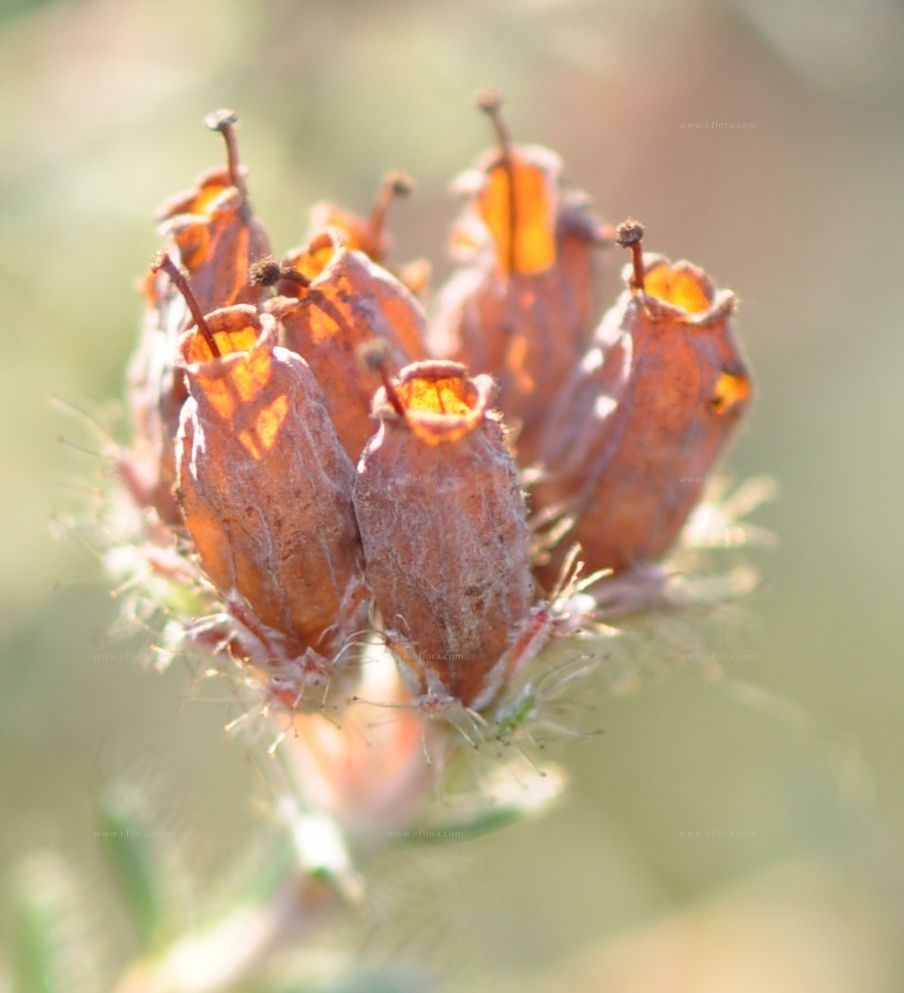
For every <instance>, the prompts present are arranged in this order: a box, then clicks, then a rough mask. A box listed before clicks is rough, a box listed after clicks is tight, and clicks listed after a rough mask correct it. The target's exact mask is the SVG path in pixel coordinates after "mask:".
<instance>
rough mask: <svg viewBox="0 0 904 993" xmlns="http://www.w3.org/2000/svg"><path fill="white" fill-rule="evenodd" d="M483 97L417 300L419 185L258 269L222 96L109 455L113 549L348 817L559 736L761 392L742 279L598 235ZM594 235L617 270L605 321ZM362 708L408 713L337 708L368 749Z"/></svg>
mask: <svg viewBox="0 0 904 993" xmlns="http://www.w3.org/2000/svg"><path fill="white" fill-rule="evenodd" d="M480 106H481V109H482V110H483V111H484V112H485V113H486V114H487V115H488V116H489V118H490V120H491V123H492V125H493V129H494V134H495V137H496V140H497V144H496V147H495V148H494V149H493V150H491V151H490V152H488V153H487V154H486V155H484V156H483V157H482V158H481V159H479V161H478V163H477V166H476V167H475V168H474V169H472V170H470V171H469V172H467V173H466V174H464V176H463V177H462V178H461V179H460V180H459V182H458V184H457V186H458V189H459V192H461V193H463V194H464V195H465V197H466V205H465V208H464V212H463V214H462V217H461V218H460V220H459V221H458V222H457V223H456V225H455V228H454V233H453V248H454V254H455V257H456V259H458V260H459V263H460V268H459V269H458V270H457V271H456V272H454V273H453V275H452V276H451V278H450V279H449V281H448V283H447V284H446V286H445V287H444V288H442V289H441V290H440V292H439V293H438V294H437V296H436V298H435V302H434V305H433V306H432V307H431V308H429V309H425V307H424V304H423V303H422V300H421V297H422V295H423V290H424V276H425V273H426V272H427V268H426V267H425V266H423V265H418V266H417V267H416V270H415V269H412V268H411V267H410V266H406V267H403V268H402V269H400V270H398V271H394V270H393V269H392V268H391V267H390V266H389V263H388V261H387V258H388V253H389V248H390V239H389V235H388V231H387V229H386V220H387V209H388V206H389V203H390V201H391V200H392V199H393V197H395V196H398V195H401V194H403V193H407V192H409V190H410V181H408V180H407V178H403V177H401V176H400V175H397V174H393V175H392V176H390V177H389V178H388V179H387V180H386V182H385V183H384V185H383V187H382V188H381V190H380V193H379V194H378V197H377V202H376V204H375V206H374V208H373V210H372V211H371V213H370V215H369V216H368V217H361V216H358V215H357V214H354V213H352V212H351V211H348V210H346V209H345V208H344V207H341V206H338V205H336V204H333V203H326V202H325V203H322V204H320V205H318V206H317V207H316V208H315V209H314V211H313V212H312V215H311V219H312V229H311V231H310V232H309V235H308V237H307V240H306V241H305V242H304V243H303V244H302V245H301V246H300V247H298V248H296V249H294V250H290V251H288V252H286V253H285V254H283V255H282V256H281V257H279V258H277V257H274V256H273V255H271V253H270V252H271V250H270V245H269V241H268V238H267V235H266V233H265V231H264V228H263V226H262V225H261V223H260V221H258V220H257V218H256V217H254V215H253V213H252V210H251V205H250V199H249V195H248V190H247V185H246V171H245V169H244V167H243V166H242V165H241V164H240V162H239V158H238V149H237V143H236V133H235V129H236V117H235V115H234V114H232V113H231V112H227V111H221V112H218V113H217V114H215V115H211V117H210V118H209V119H208V123H209V125H210V126H211V127H213V128H214V129H215V130H217V131H219V132H220V133H221V134H222V135H223V136H224V138H225V143H226V150H227V160H228V162H227V166H226V167H225V168H218V169H214V170H211V171H209V172H208V173H205V174H204V175H203V176H202V177H201V179H200V180H199V182H198V184H197V186H196V188H195V189H194V190H192V191H190V192H189V193H186V194H180V195H179V196H178V197H175V198H173V199H172V200H170V201H168V202H167V204H166V205H165V206H164V208H163V210H162V212H161V214H160V217H161V220H162V225H161V228H160V232H161V235H162V238H163V251H162V252H161V254H160V255H159V256H158V257H157V259H156V260H155V262H154V264H153V265H152V267H151V270H150V272H149V273H148V275H147V277H146V279H145V282H144V289H145V297H146V304H145V319H144V322H143V325H142V328H141V333H140V340H139V344H138V347H137V349H136V353H135V358H134V360H133V363H132V366H131V371H130V378H129V396H130V402H131V406H132V411H133V418H132V423H133V438H132V440H131V442H130V444H129V445H128V446H127V447H123V448H121V449H119V450H118V451H117V453H116V458H117V462H118V465H119V468H120V475H121V478H122V479H123V480H124V481H125V483H126V484H127V486H126V489H127V492H128V495H129V500H130V501H131V504H132V509H133V512H134V519H135V522H136V526H135V531H134V533H133V535H132V536H131V544H132V547H133V549H135V551H136V555H139V556H140V558H141V561H142V563H143V566H144V569H145V577H146V579H147V581H148V583H149V584H154V583H156V584H158V586H157V587H156V588H159V583H161V582H165V583H167V584H169V586H170V587H173V586H175V587H177V588H178V589H179V590H180V591H181V594H180V595H179V596H178V597H176V598H175V599H174V600H173V598H171V602H176V603H177V604H178V606H177V608H176V610H175V611H174V614H175V616H174V617H173V618H171V620H172V622H173V623H171V624H170V626H169V627H168V632H169V637H170V638H171V640H172V641H174V642H178V645H179V647H180V648H181V649H182V650H185V649H186V648H188V649H190V650H192V651H194V652H200V653H203V654H204V655H205V657H206V658H207V660H208V662H207V664H209V663H210V661H211V660H213V662H214V663H215V665H214V668H216V667H221V668H225V669H227V670H230V671H233V672H235V671H237V672H238V673H239V675H240V678H241V680H242V681H243V682H244V683H245V684H246V685H247V686H248V687H249V688H250V692H251V693H252V694H253V695H256V697H257V701H258V707H257V709H258V710H262V711H264V712H265V713H266V714H267V715H269V716H270V717H271V718H274V719H279V720H281V729H282V733H281V734H280V735H279V737H278V739H277V741H278V742H282V743H283V751H284V752H285V753H287V754H288V755H289V756H290V757H293V756H294V758H292V761H294V762H297V765H298V768H302V769H307V770H308V773H307V774H309V775H310V776H312V777H314V776H315V773H314V772H313V771H312V770H315V769H316V770H319V772H318V773H317V776H319V780H318V781H320V780H323V781H324V783H326V784H327V785H329V783H330V782H332V786H331V787H330V788H327V785H323V783H322V784H321V786H322V788H318V789H320V792H321V793H323V795H325V796H327V795H328V797H329V805H330V807H331V809H333V810H334V811H338V812H340V813H341V812H343V811H344V812H346V813H347V812H348V811H350V810H354V811H355V816H356V817H357V818H358V826H359V827H360V824H361V823H362V819H363V821H366V819H367V810H365V809H364V808H367V807H368V804H369V803H370V802H371V800H369V799H368V798H371V799H372V801H373V802H372V804H371V806H372V808H373V809H372V810H371V814H372V815H373V816H374V817H375V818H376V817H378V816H379V817H381V818H384V819H385V815H386V811H385V804H384V805H383V806H380V803H381V801H380V791H379V790H376V789H368V790H366V791H364V792H362V791H361V789H360V785H354V784H356V783H357V784H360V782H361V781H362V779H367V777H368V776H376V777H377V778H379V777H384V778H385V779H386V788H387V790H389V793H390V795H392V796H396V797H397V798H398V802H399V803H400V804H401V805H402V808H404V809H405V810H409V809H414V807H416V804H412V802H411V801H412V797H413V796H415V795H416V796H418V797H420V796H422V795H426V792H427V791H429V789H430V787H431V784H432V783H434V782H435V779H436V776H438V775H439V774H440V772H441V771H442V769H443V768H444V767H445V766H446V765H447V764H448V762H447V760H448V759H450V758H451V757H454V756H455V755H456V754H457V753H458V752H459V751H460V750H461V748H462V747H463V746H465V747H467V748H480V747H481V746H482V745H484V744H490V743H495V742H510V741H513V740H518V741H528V740H531V737H532V735H533V734H534V733H536V732H537V731H538V730H542V729H546V730H551V729H556V730H560V731H561V730H564V731H565V732H566V733H567V731H568V728H567V727H565V726H563V725H562V723H561V722H560V721H558V720H555V719H554V717H553V713H552V709H550V707H549V706H548V705H549V704H550V702H551V701H553V700H554V698H555V697H556V695H557V694H558V693H559V691H560V690H561V689H562V688H563V687H564V686H566V685H567V684H570V683H572V682H574V681H576V679H577V677H578V676H584V675H585V674H586V673H587V672H588V671H589V670H590V669H592V668H594V667H595V666H596V667H598V666H599V664H600V663H601V660H602V659H604V658H605V656H606V646H607V644H608V642H609V641H610V640H611V639H613V638H617V636H618V631H617V628H614V627H612V626H611V625H612V623H613V621H614V619H617V618H618V616H619V615H620V614H627V613H633V614H636V613H638V612H643V611H649V610H653V609H661V608H663V607H669V606H674V605H675V604H676V603H678V602H679V601H682V600H684V601H685V602H686V600H687V598H688V596H689V594H688V592H687V587H686V586H684V587H682V586H680V580H681V577H680V575H679V576H678V581H679V582H678V585H677V586H676V582H675V580H676V576H675V572H674V570H673V569H671V568H670V567H667V566H666V565H665V564H664V563H665V562H666V559H667V558H668V557H669V556H670V555H674V554H678V555H679V556H680V555H685V557H686V556H687V554H688V550H689V548H690V544H694V543H695V544H696V547H697V550H698V551H699V550H700V549H701V548H703V547H704V546H706V545H707V543H709V544H719V543H720V540H721V539H720V538H719V537H718V536H716V537H714V532H713V529H712V528H710V529H709V531H707V529H706V528H702V529H701V527H700V526H699V524H698V525H697V526H696V527H695V528H694V527H692V525H691V524H689V522H690V521H691V519H692V517H694V515H695V511H696V510H698V509H699V507H700V506H701V501H702V500H703V499H704V491H705V488H706V486H707V484H708V482H709V481H711V480H712V478H713V473H714V471H715V469H716V467H717V465H718V460H719V459H720V458H721V457H722V455H723V453H724V451H725V449H726V447H727V446H728V444H729V443H730V441H731V439H732V438H733V437H734V434H735V432H736V428H737V426H738V424H739V423H740V422H741V420H742V419H743V416H744V413H745V412H746V410H747V408H748V405H749V399H750V395H751V380H750V376H749V373H748V371H747V367H746V363H745V361H744V359H743V356H742V355H741V352H740V350H739V346H738V344H737V340H736V338H735V335H734V329H733V317H734V311H735V309H736V300H735V297H734V295H733V294H731V293H730V292H728V291H716V290H715V288H714V287H713V284H712V283H711V281H710V280H709V278H708V277H707V276H706V275H705V274H704V273H703V271H702V270H700V269H699V268H697V267H696V266H693V265H691V264H690V263H687V262H677V263H674V264H673V263H671V262H669V261H668V260H667V259H665V258H664V257H662V256H657V255H650V254H646V255H645V254H644V253H643V250H642V240H643V228H642V226H641V225H639V224H638V223H637V222H634V221H629V222H626V223H624V224H622V225H620V226H619V227H618V228H617V229H613V228H610V227H607V226H606V225H603V224H601V223H600V222H599V221H598V220H597V219H596V218H595V217H594V216H593V214H592V213H591V212H590V211H589V209H588V207H587V201H586V197H584V196H583V195H581V194H578V193H576V192H575V191H571V190H568V189H567V188H565V187H564V186H563V184H562V181H561V176H560V173H561V162H560V160H559V157H558V156H557V155H556V154H555V153H554V152H552V151H550V150H548V149H544V148H541V147H539V146H521V145H517V144H515V143H514V141H513V140H512V138H511V136H510V134H509V131H508V128H507V126H506V124H505V121H504V119H503V117H502V113H501V101H500V99H499V97H498V96H497V95H495V94H488V95H485V96H484V97H483V98H482V99H481V101H480ZM613 245H618V246H620V247H622V248H624V249H627V250H628V251H630V253H631V264H630V265H629V266H628V267H626V270H625V284H626V288H625V290H624V292H623V293H622V294H621V295H620V296H619V298H618V299H617V300H616V301H615V302H614V303H613V305H612V306H611V307H610V308H609V309H608V310H605V311H604V312H602V313H599V312H598V308H597V304H596V299H597V297H598V295H599V286H600V272H599V268H600V266H599V263H600V258H599V256H600V255H601V254H602V251H603V250H609V251H612V249H613ZM711 509H712V508H710V510H711ZM709 519H710V520H713V519H718V515H717V514H716V515H715V518H714V517H713V515H712V513H711V514H710V518H709ZM692 523H693V522H692ZM723 523H724V521H723ZM687 533H693V534H694V536H695V537H694V542H692V543H690V544H689V542H688V541H687V540H686V539H683V538H682V534H687ZM723 543H724V542H723ZM116 561H117V562H121V558H117V559H116ZM148 588H150V586H149V587H148ZM676 590H677V592H676ZM173 632H175V634H174V633H173ZM557 644H560V645H568V646H571V648H573V649H574V650H573V651H572V652H571V656H572V659H574V658H577V659H578V664H576V665H575V664H574V663H573V662H572V663H570V664H569V663H566V665H565V666H564V667H563V666H562V665H561V664H560V663H556V664H552V663H551V662H550V661H549V659H550V658H551V653H552V650H553V648H554V646H555V645H557ZM175 647H176V646H175V644H171V645H170V649H172V650H175ZM588 663H589V664H588ZM376 673H379V675H375V674H376ZM381 707H385V708H394V709H399V708H401V709H402V710H404V711H405V717H404V720H403V721H402V722H401V723H400V724H399V725H398V727H397V731H398V733H396V734H393V735H390V736H389V737H388V738H387V737H386V735H385V733H384V734H382V735H381V736H380V739H379V740H380V741H381V742H382V745H381V746H380V747H379V748H375V749H374V750H373V751H371V752H368V751H367V750H366V749H365V750H364V751H362V750H361V748H360V747H359V745H360V743H359V742H355V743H353V742H352V739H351V738H350V737H346V736H345V735H344V733H343V729H344V722H345V721H346V720H349V721H352V722H353V723H354V716H355V715H356V714H360V713H362V708H365V710H366V711H367V713H368V714H369V715H370V716H369V717H368V718H367V720H366V721H365V722H364V723H365V728H364V730H365V738H366V726H368V722H369V723H370V724H372V723H373V711H374V709H375V708H376V709H377V710H378V709H379V708H381ZM253 710H255V708H254V707H253V706H252V711H253ZM279 715H281V718H280V717H279ZM413 728H416V729H419V733H412V729H413ZM360 730H361V729H360V728H359V731H360ZM327 751H328V752H329V755H327ZM343 756H344V758H343ZM368 756H369V758H368ZM371 760H372V761H373V766H372V768H371V767H370V765H369V762H370V761H371ZM343 761H347V762H348V763H350V765H349V766H348V767H347V768H346V770H345V773H344V774H343V775H339V774H338V773H337V774H336V775H335V776H334V777H333V779H332V781H331V780H330V776H328V775H327V776H324V775H323V770H324V769H333V770H335V769H336V768H337V765H336V763H337V762H338V763H339V765H341V764H342V762H343ZM428 769H431V770H432V771H431V772H430V773H429V774H428V773H427V772H426V771H425V770H428ZM342 782H347V784H348V787H347V788H348V789H349V790H352V791H354V792H355V793H356V797H357V799H356V801H355V802H354V803H352V802H351V798H350V797H345V798H344V799H343V796H342V790H341V789H340V788H339V787H338V786H337V783H342ZM337 789H338V793H337ZM393 791H394V792H393ZM324 802H326V801H324ZM378 807H379V811H378ZM399 809H401V808H399ZM381 823H382V821H381Z"/></svg>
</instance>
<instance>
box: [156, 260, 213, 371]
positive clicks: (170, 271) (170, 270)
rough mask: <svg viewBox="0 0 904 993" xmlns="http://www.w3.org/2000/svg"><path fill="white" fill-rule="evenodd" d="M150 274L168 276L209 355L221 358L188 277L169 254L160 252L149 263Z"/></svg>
mask: <svg viewBox="0 0 904 993" xmlns="http://www.w3.org/2000/svg"><path fill="white" fill-rule="evenodd" d="M151 272H165V273H166V274H167V276H169V278H170V281H171V282H172V284H173V286H175V287H176V289H177V290H178V291H179V293H181V294H182V299H183V300H184V301H185V304H186V306H187V307H188V310H189V313H190V314H191V316H192V320H193V321H194V322H195V326H196V327H197V329H198V333H199V334H200V335H201V337H202V338H203V339H204V341H206V342H207V347H208V348H209V349H210V354H211V355H212V356H213V357H214V358H215V359H219V358H221V357H222V354H223V353H222V352H221V351H220V349H219V347H218V345H217V341H216V338H214V336H213V332H212V331H211V330H210V327H209V325H208V324H207V318H206V317H205V316H204V311H203V310H202V309H201V305H200V304H199V303H198V298H197V297H196V296H195V294H194V291H193V290H192V288H191V283H189V281H188V276H186V274H185V273H184V272H183V271H182V270H181V269H180V268H179V266H177V265H176V263H175V262H174V261H173V259H172V256H171V255H170V254H169V252H167V251H165V250H161V251H159V252H158V253H157V254H156V255H155V256H154V258H153V261H152V262H151Z"/></svg>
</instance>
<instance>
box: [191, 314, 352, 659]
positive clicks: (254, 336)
mask: <svg viewBox="0 0 904 993" xmlns="http://www.w3.org/2000/svg"><path fill="white" fill-rule="evenodd" d="M180 348H181V354H182V359H183V363H184V369H185V373H186V378H187V381H188V390H189V394H190V395H189V399H188V400H187V401H186V403H185V406H184V407H183V410H182V419H181V426H180V430H179V439H178V444H177V464H178V479H179V490H178V495H179V499H180V502H181V505H182V510H183V513H184V515H185V523H186V526H187V528H188V530H189V532H190V534H191V536H192V538H193V539H194V543H195V546H196V548H197V550H198V554H199V556H200V559H201V564H202V565H203V567H204V570H205V571H206V573H207V574H208V576H209V577H210V579H211V581H212V582H213V584H214V586H216V588H217V589H218V590H219V592H220V594H221V595H222V597H223V599H224V600H225V602H226V604H227V605H228V606H229V608H230V609H231V610H232V612H233V614H234V615H235V616H236V618H237V619H238V620H239V621H240V623H242V624H243V625H244V626H245V628H246V629H247V630H248V631H249V633H250V635H252V636H253V637H254V638H256V639H257V642H258V644H257V645H255V646H254V647H255V652H254V653H253V654H262V655H265V656H270V657H272V658H275V659H278V660H282V661H289V660H293V659H299V658H300V657H303V659H304V660H305V661H306V662H311V661H313V662H314V663H315V666H314V667H315V668H317V666H320V665H321V664H322V661H323V659H326V660H329V659H331V658H332V657H333V654H334V653H335V651H336V650H337V649H339V648H340V647H341V646H342V644H343V642H344V639H345V637H346V636H347V635H348V633H349V632H350V630H351V629H352V628H353V627H355V626H356V625H357V623H358V619H359V618H358V614H359V608H360V607H361V604H362V600H363V594H364V589H363V584H362V576H361V571H360V542H359V539H358V533H357V525H356V523H355V518H354V511H353V508H352V502H351V488H352V482H353V479H354V467H353V465H352V464H351V462H350V461H349V459H348V456H347V455H346V454H345V452H344V451H343V450H342V447H341V446H340V444H339V440H338V438H337V437H336V433H335V430H334V428H333V425H332V423H331V421H330V418H329V415H328V413H327V411H326V408H325V406H324V402H323V395H322V393H321V391H320V388H319V386H318V385H317V382H316V380H315V379H314V376H313V374H312V373H311V371H310V369H309V368H308V366H307V364H306V363H305V362H304V360H303V359H301V358H300V357H299V356H297V355H295V354H294V353H293V352H290V351H288V350H287V349H284V348H281V347H279V346H278V345H277V327H276V322H275V320H274V319H273V318H272V317H271V316H270V315H268V314H261V315H258V314H257V313H256V312H255V310H254V308H253V307H250V306H245V305H237V306H234V307H229V308H225V309H222V310H217V311H213V312H212V313H211V314H209V315H207V317H206V318H205V319H204V320H203V322H202V323H201V324H199V325H197V326H196V327H194V328H192V329H190V330H189V331H187V332H186V333H185V335H184V336H183V338H182V339H181V342H180Z"/></svg>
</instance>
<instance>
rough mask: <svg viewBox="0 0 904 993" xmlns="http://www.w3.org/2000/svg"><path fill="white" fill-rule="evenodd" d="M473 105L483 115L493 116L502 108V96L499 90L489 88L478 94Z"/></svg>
mask: <svg viewBox="0 0 904 993" xmlns="http://www.w3.org/2000/svg"><path fill="white" fill-rule="evenodd" d="M474 103H475V105H476V106H477V109H478V110H482V111H483V112H484V113H485V114H493V115H495V114H498V113H499V111H500V109H501V108H502V94H501V93H500V92H499V90H494V89H492V87H491V88H489V89H486V90H482V91H481V92H480V93H478V94H477V99H476V100H475V101H474Z"/></svg>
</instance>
